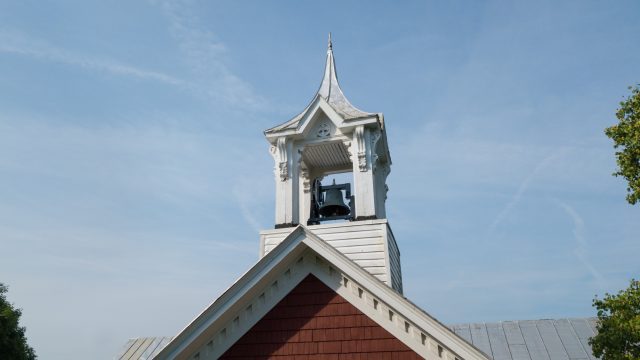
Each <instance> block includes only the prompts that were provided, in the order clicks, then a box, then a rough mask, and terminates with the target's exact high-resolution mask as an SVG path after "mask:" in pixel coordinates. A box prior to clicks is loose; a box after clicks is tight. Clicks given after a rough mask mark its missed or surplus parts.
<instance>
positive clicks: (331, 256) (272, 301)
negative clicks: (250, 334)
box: [155, 226, 489, 360]
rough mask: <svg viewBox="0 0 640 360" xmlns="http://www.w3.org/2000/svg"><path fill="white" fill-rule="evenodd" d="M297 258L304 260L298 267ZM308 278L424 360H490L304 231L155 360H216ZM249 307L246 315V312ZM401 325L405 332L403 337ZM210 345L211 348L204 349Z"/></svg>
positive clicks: (296, 232)
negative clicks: (441, 352)
mask: <svg viewBox="0 0 640 360" xmlns="http://www.w3.org/2000/svg"><path fill="white" fill-rule="evenodd" d="M300 258H302V259H303V260H302V261H301V262H300ZM316 259H317V260H316ZM308 274H314V275H315V276H316V277H318V278H319V279H320V280H322V281H323V282H324V283H325V284H327V285H328V286H329V287H330V288H332V289H334V290H335V291H336V292H337V293H338V294H340V295H341V296H342V297H344V298H345V299H347V301H349V302H350V303H351V304H352V305H354V306H355V307H357V308H358V309H359V310H360V311H362V312H363V313H365V314H366V315H367V316H369V317H370V318H371V319H372V320H374V321H375V322H376V323H378V324H379V325H380V326H382V327H383V328H385V329H386V330H387V331H389V332H390V333H391V334H392V335H394V336H395V337H397V338H398V339H399V340H400V341H402V342H403V343H404V344H406V345H407V346H408V347H409V348H411V349H412V350H414V351H415V352H416V353H418V354H419V355H420V356H422V357H424V358H426V359H429V360H437V359H438V354H437V347H434V345H433V344H436V346H437V345H441V346H442V347H443V348H444V349H445V354H447V360H453V359H454V358H458V359H461V360H489V357H487V356H486V355H484V354H483V353H482V352H481V351H480V350H478V349H477V348H475V347H474V346H473V345H471V344H469V343H467V342H466V341H465V340H463V339H462V338H460V337H459V336H458V335H456V334H455V333H454V332H453V331H451V330H450V329H449V328H447V327H446V326H444V325H442V324H441V323H439V322H438V321H437V320H435V319H434V318H432V317H431V316H430V315H428V314H427V313H425V312H423V311H421V310H420V309H419V308H417V307H416V306H415V305H413V304H411V303H410V302H408V301H407V300H406V299H405V298H403V297H402V296H400V295H399V294H398V293H397V292H396V291H394V290H393V289H392V288H390V287H389V286H387V285H385V284H384V283H383V282H382V281H380V280H378V279H376V278H375V277H374V276H373V275H371V274H369V273H367V272H366V271H365V270H363V269H362V268H360V267H359V266H358V265H357V264H355V263H354V262H353V261H351V260H349V259H348V258H347V257H346V256H345V255H343V254H341V253H340V252H338V251H337V250H336V249H334V248H333V247H332V246H330V245H328V244H327V243H326V242H324V241H323V240H321V239H320V238H319V237H317V236H316V235H315V234H313V232H312V231H310V230H309V229H307V228H305V227H304V226H298V227H297V228H296V229H295V230H294V231H293V232H292V233H291V234H290V235H289V236H288V237H287V238H286V239H285V240H284V241H283V242H282V243H280V244H279V245H278V246H277V247H276V248H274V249H273V250H272V251H271V252H269V253H268V254H267V255H266V256H265V257H263V258H262V259H261V260H260V261H259V262H258V263H257V264H256V265H255V266H254V267H253V268H251V269H250V270H249V271H248V272H247V273H246V274H245V275H243V276H242V277H241V278H240V279H239V280H238V281H236V283H234V284H233V285H232V286H231V287H230V288H229V289H228V290H227V291H226V292H225V293H223V294H222V296H220V297H219V298H218V299H217V300H215V301H214V302H213V303H212V304H211V305H209V307H208V308H207V309H205V310H204V311H203V312H202V313H201V314H200V315H199V316H198V317H196V319H194V320H193V321H192V322H191V323H190V324H189V325H188V326H187V327H186V328H185V329H183V330H182V331H181V332H180V333H179V334H178V335H177V336H176V337H175V338H174V339H173V340H172V341H171V342H170V343H169V344H168V345H167V346H166V347H165V348H164V349H163V350H162V351H161V352H160V353H159V354H158V355H157V356H156V357H155V359H193V357H194V355H195V354H196V353H197V354H199V358H200V359H203V360H204V359H216V358H217V357H219V356H220V355H222V354H223V353H224V352H225V351H227V350H228V349H229V348H230V347H231V346H232V345H233V344H234V343H235V342H236V341H237V340H238V339H240V337H241V336H242V335H243V334H245V333H246V332H247V331H248V330H249V329H250V328H251V327H252V326H253V325H255V324H256V323H257V322H258V321H259V320H260V319H261V318H262V317H263V316H264V315H265V314H266V313H267V312H268V311H269V310H270V309H272V308H273V307H274V306H275V305H276V304H277V303H278V302H279V301H280V300H281V299H282V298H284V297H285V296H286V295H287V294H288V293H289V292H290V291H291V290H292V289H293V288H294V287H295V285H297V284H298V283H299V282H300V281H301V280H302V279H304V277H306V276H307V275H308ZM344 278H346V279H348V280H349V282H348V284H351V285H350V286H351V287H346V288H344V283H343V282H342V279H344ZM274 284H277V285H274ZM358 289H361V290H362V293H363V296H362V297H360V296H359V295H358V293H359V291H358ZM374 299H376V301H378V306H377V308H374V306H373V303H374ZM249 306H251V312H250V313H249V312H248V310H247V308H248V307H249ZM388 311H393V313H394V316H393V319H389V317H388ZM405 321H406V322H407V324H408V326H409V328H408V330H410V331H405ZM422 334H424V335H425V336H426V338H427V340H428V341H425V343H424V344H423V343H422V341H421V337H422ZM210 342H211V344H212V345H213V346H212V347H211V346H208V344H209V343H210ZM434 349H436V351H435V353H434Z"/></svg>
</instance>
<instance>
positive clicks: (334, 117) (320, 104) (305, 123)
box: [296, 95, 344, 138]
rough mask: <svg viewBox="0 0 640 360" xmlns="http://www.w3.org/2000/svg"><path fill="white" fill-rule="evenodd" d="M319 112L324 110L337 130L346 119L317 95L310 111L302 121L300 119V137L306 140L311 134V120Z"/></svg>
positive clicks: (298, 130) (298, 131)
mask: <svg viewBox="0 0 640 360" xmlns="http://www.w3.org/2000/svg"><path fill="white" fill-rule="evenodd" d="M319 110H322V112H324V113H325V114H326V115H327V117H328V118H329V119H330V120H331V121H332V122H333V124H334V125H335V126H336V128H340V127H341V126H342V124H343V123H344V119H343V118H342V117H341V116H340V115H338V113H337V112H336V111H335V110H334V109H333V107H331V105H329V103H328V102H327V101H326V100H325V99H324V98H323V97H322V96H320V95H316V98H315V99H314V100H313V103H312V104H311V106H310V107H309V110H308V111H307V112H306V114H304V116H303V117H302V119H300V124H299V125H298V129H297V131H296V132H297V134H299V135H300V137H301V138H304V137H305V136H307V134H308V133H309V129H310V127H311V126H310V125H311V120H312V119H313V118H314V116H315V115H316V114H317V113H318V111H319Z"/></svg>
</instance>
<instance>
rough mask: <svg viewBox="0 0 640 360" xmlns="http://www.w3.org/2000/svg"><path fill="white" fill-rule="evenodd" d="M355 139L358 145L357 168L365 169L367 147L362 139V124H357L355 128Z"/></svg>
mask: <svg viewBox="0 0 640 360" xmlns="http://www.w3.org/2000/svg"><path fill="white" fill-rule="evenodd" d="M355 140H356V145H357V147H358V153H357V155H358V169H359V170H360V171H362V172H364V171H367V148H366V144H365V142H364V141H365V140H364V126H358V127H356V130H355Z"/></svg>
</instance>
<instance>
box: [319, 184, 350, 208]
mask: <svg viewBox="0 0 640 360" xmlns="http://www.w3.org/2000/svg"><path fill="white" fill-rule="evenodd" d="M333 184H334V185H335V181H334V182H333ZM318 211H319V212H320V215H322V216H324V217H331V216H345V215H349V213H350V212H351V209H349V207H348V206H347V205H345V203H344V197H343V196H342V190H340V189H337V188H333V189H329V190H327V191H326V192H325V193H324V201H323V202H322V206H320V209H319V210H318Z"/></svg>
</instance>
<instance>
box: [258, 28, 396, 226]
mask: <svg viewBox="0 0 640 360" xmlns="http://www.w3.org/2000/svg"><path fill="white" fill-rule="evenodd" d="M264 133H265V136H266V138H267V140H268V141H269V143H270V144H271V154H272V156H273V158H274V160H275V181H276V194H275V195H276V211H275V226H276V228H281V227H290V226H296V225H298V224H314V223H317V222H318V220H319V221H322V220H323V218H325V217H326V218H335V216H323V215H322V214H320V215H319V216H318V214H314V213H313V212H314V204H313V201H316V202H317V203H321V202H322V197H324V196H325V195H326V194H322V192H323V191H325V192H326V191H328V190H331V189H327V187H330V186H325V187H323V188H322V189H318V186H319V180H321V179H322V178H323V177H325V176H327V175H332V174H339V173H349V174H351V175H352V176H351V178H352V181H351V184H353V189H346V188H345V187H342V188H341V189H340V191H344V192H343V195H345V196H346V195H347V194H345V192H346V191H347V190H352V191H351V192H350V193H351V195H352V199H351V200H352V201H351V204H350V205H349V204H348V201H349V200H350V199H348V198H347V199H346V200H345V203H346V205H347V206H348V207H349V209H347V210H350V211H349V214H348V215H347V216H343V217H345V218H347V219H348V220H351V221H359V220H365V219H384V218H385V217H386V213H385V199H386V193H387V186H386V178H387V175H388V174H389V171H390V165H391V158H390V156H389V150H388V147H387V137H386V134H385V128H384V117H383V116H382V114H381V113H368V112H364V111H362V110H359V109H357V108H356V107H355V106H353V105H351V103H350V102H349V100H347V98H346V97H345V96H344V93H343V92H342V89H340V84H339V83H338V77H337V72H336V66H335V60H334V57H333V49H332V43H331V36H329V45H328V50H327V62H326V66H325V70H324V77H323V79H322V82H321V84H320V88H319V89H318V91H317V93H316V94H315V96H314V97H313V100H312V101H311V103H310V104H309V105H308V106H307V107H306V108H305V109H304V110H303V111H302V112H301V113H300V114H298V115H297V116H295V117H294V118H293V119H291V120H289V121H287V122H285V123H283V124H281V125H278V126H276V127H273V128H271V129H268V130H266V131H265V132H264ZM316 180H318V181H317V182H316ZM318 190H321V191H320V192H319V191H318ZM335 191H336V190H335V188H334V194H330V196H331V195H335ZM332 199H334V200H335V198H333V197H332ZM321 212H322V209H321ZM339 213H342V212H339ZM310 219H311V221H310Z"/></svg>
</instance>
